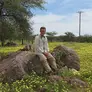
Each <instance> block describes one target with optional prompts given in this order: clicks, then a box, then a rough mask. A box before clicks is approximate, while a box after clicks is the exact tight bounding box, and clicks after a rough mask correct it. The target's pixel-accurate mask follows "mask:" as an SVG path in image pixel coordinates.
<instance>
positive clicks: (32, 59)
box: [0, 46, 80, 82]
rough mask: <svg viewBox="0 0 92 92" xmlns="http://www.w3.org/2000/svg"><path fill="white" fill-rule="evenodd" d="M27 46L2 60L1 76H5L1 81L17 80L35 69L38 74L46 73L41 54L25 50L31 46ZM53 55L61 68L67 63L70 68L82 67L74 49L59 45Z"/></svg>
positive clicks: (0, 63) (0, 66) (77, 68)
mask: <svg viewBox="0 0 92 92" xmlns="http://www.w3.org/2000/svg"><path fill="white" fill-rule="evenodd" d="M25 48H27V47H25ZM25 48H24V49H22V50H19V51H17V52H14V53H11V54H9V55H8V57H6V58H5V59H3V60H1V62H0V76H1V77H2V78H3V80H1V81H8V82H11V81H15V80H17V79H21V78H22V77H23V76H24V75H25V74H29V73H31V72H32V71H35V72H36V73H37V74H43V73H44V71H45V70H44V67H43V66H42V64H41V62H40V59H39V56H38V55H36V54H35V53H33V52H31V51H25V50H28V49H29V48H30V47H28V49H25ZM29 50H30V49H29ZM52 55H53V56H54V57H55V58H56V62H57V65H58V67H59V68H62V67H63V66H65V65H66V66H67V67H68V68H74V69H76V70H79V69H80V65H79V58H78V56H77V54H76V53H75V52H74V51H73V50H72V49H69V48H67V47H65V46H57V47H56V48H55V49H54V50H53V52H52ZM54 78H55V77H54Z"/></svg>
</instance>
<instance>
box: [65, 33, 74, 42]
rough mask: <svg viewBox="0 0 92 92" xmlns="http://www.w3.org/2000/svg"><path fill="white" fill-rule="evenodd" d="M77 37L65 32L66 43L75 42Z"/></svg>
mask: <svg viewBox="0 0 92 92" xmlns="http://www.w3.org/2000/svg"><path fill="white" fill-rule="evenodd" d="M74 38H75V35H74V34H73V33H72V32H65V36H64V41H74Z"/></svg>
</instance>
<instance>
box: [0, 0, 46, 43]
mask: <svg viewBox="0 0 92 92" xmlns="http://www.w3.org/2000/svg"><path fill="white" fill-rule="evenodd" d="M2 1H3V2H4V3H3V6H2V7H1V8H0V40H1V42H2V45H4V42H5V40H6V39H8V40H12V39H16V38H17V37H19V38H21V39H24V38H25V39H28V38H29V37H30V35H31V34H32V21H30V23H29V19H30V20H31V18H32V16H33V13H32V12H31V8H40V9H43V4H44V3H45V2H44V0H2ZM0 2H1V1H0Z"/></svg>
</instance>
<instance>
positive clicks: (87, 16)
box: [33, 9, 92, 35]
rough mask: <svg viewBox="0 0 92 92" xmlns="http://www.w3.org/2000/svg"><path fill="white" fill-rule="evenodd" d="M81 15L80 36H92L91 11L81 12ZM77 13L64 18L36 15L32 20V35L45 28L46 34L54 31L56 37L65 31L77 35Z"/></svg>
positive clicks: (52, 15)
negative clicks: (56, 34) (42, 27)
mask: <svg viewBox="0 0 92 92" xmlns="http://www.w3.org/2000/svg"><path fill="white" fill-rule="evenodd" d="M83 11H84V13H83V14H82V30H81V31H82V32H81V34H82V35H83V34H91V35H92V25H91V24H92V9H86V10H83ZM78 17H79V16H78V13H74V14H69V15H66V16H62V15H55V14H48V15H37V16H35V17H34V18H33V21H34V26H33V27H34V33H35V34H38V33H39V28H40V27H41V26H45V27H46V28H47V31H48V32H51V31H56V32H57V33H58V35H62V34H64V33H65V32H66V31H70V32H73V33H74V34H75V35H78Z"/></svg>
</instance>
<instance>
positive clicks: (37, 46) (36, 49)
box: [34, 36, 43, 53]
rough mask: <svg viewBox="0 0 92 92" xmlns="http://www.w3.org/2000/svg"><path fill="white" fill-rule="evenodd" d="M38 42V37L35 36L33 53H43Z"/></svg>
mask: <svg viewBox="0 0 92 92" xmlns="http://www.w3.org/2000/svg"><path fill="white" fill-rule="evenodd" d="M39 40H40V39H39V37H38V36H36V37H35V42H34V45H35V52H39V53H43V50H42V49H41V48H40V43H39Z"/></svg>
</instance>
